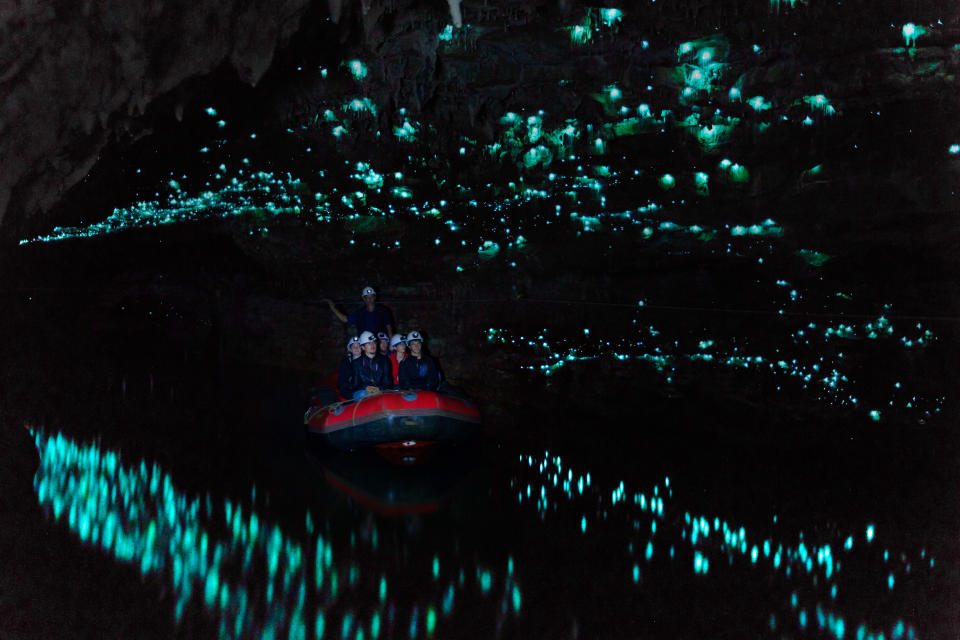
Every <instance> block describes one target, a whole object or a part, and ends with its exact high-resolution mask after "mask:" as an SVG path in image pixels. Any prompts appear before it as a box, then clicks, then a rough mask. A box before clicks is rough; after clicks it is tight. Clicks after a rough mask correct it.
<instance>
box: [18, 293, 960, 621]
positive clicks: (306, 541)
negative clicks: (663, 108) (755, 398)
mask: <svg viewBox="0 0 960 640" xmlns="http://www.w3.org/2000/svg"><path fill="white" fill-rule="evenodd" d="M31 302H37V303H38V304H42V305H48V304H49V303H50V298H48V297H44V296H38V297H37V299H36V300H33V301H31ZM11 308H15V309H17V311H18V313H19V316H17V317H19V318H20V319H21V320H24V321H26V320H30V319H31V318H33V319H35V317H34V316H33V315H32V314H34V313H36V312H35V311H31V310H30V307H29V305H27V302H26V301H21V302H19V303H17V304H13V305H12V307H11ZM59 313H64V314H66V315H69V312H67V311H60V312H57V311H54V310H53V307H47V306H45V307H44V311H43V313H41V314H39V315H40V316H42V317H47V318H56V317H60V316H59V315H58V314H59ZM64 317H66V316H64ZM8 324H15V323H8ZM64 326H66V325H64V324H62V323H60V322H59V321H55V320H50V321H49V325H46V326H45V325H42V324H41V325H39V326H37V325H33V327H34V330H32V331H29V332H22V333H21V334H20V337H21V341H20V342H19V343H17V344H13V343H8V345H7V346H6V347H5V356H4V357H5V362H7V363H8V365H9V366H8V367H6V368H5V380H4V391H5V393H4V397H3V409H2V415H0V417H2V421H3V438H4V456H5V462H4V465H3V478H2V486H3V498H2V502H0V505H2V508H3V512H2V513H3V520H4V525H3V528H2V533H0V543H2V549H3V557H4V558H5V559H6V560H5V564H6V567H5V569H4V577H3V578H2V582H0V589H2V590H0V597H2V600H0V602H2V607H3V611H4V616H3V622H2V623H0V624H2V626H0V637H3V638H7V637H13V638H17V637H62V635H63V633H65V630H70V633H71V634H73V635H77V636H80V637H152V636H156V637H171V636H176V637H216V636H219V637H258V638H260V637H277V638H279V637H282V638H301V637H324V638H351V639H357V638H381V637H383V638H431V637H433V638H490V637H511V638H526V637H556V638H633V637H636V638H639V637H664V638H674V637H835V638H857V637H873V638H879V637H884V638H912V637H918V638H919V637H953V635H954V634H955V632H956V629H958V628H960V627H958V610H957V607H956V604H955V603H956V595H957V594H958V591H957V586H958V570H957V569H958V564H957V563H958V557H957V551H956V535H957V531H958V524H960V514H958V512H957V507H956V501H955V500H954V499H953V496H954V495H955V492H956V488H957V486H958V477H957V472H956V465H955V460H956V448H955V446H954V439H953V438H952V437H948V436H947V434H946V431H945V429H944V428H942V427H938V426H932V427H929V428H928V429H927V430H923V429H922V428H920V427H918V426H916V425H910V426H908V427H898V426H896V425H885V426H884V428H883V429H882V430H878V431H875V432H873V433H872V434H871V435H869V436H868V435H867V433H865V432H864V431H857V430H850V431H849V432H844V433H843V435H833V436H830V437H824V435H823V431H822V430H821V429H819V426H820V425H816V424H810V425H809V430H808V432H809V434H810V436H809V438H807V439H804V438H803V437H802V436H801V437H793V438H790V439H786V440H782V441H781V440H778V439H777V438H774V437H771V436H769V435H767V436H765V437H759V436H758V435H757V434H756V433H754V431H752V430H756V429H762V428H763V425H757V424H753V425H750V426H749V428H748V427H743V428H742V429H741V430H739V431H738V430H737V428H736V425H735V424H731V423H730V418H729V417H723V416H719V415H717V414H715V413H713V412H712V411H710V410H709V409H706V408H703V407H699V406H696V405H694V406H691V403H690V402H689V399H688V398H676V399H668V400H663V401H661V402H660V403H659V404H651V405H649V406H648V407H646V408H644V407H642V406H641V407H633V408H631V409H630V410H629V411H623V412H621V414H622V418H621V420H620V422H619V423H617V424H611V423H609V422H608V421H603V420H600V419H596V420H594V421H590V420H589V419H584V418H583V416H582V414H580V413H577V412H572V413H571V412H569V411H568V410H567V409H568V408H565V407H563V406H557V407H555V408H554V409H552V410H550V409H542V408H540V409H536V410H533V409H531V410H529V413H528V414H526V415H521V416H518V418H517V420H516V425H519V426H514V425H510V428H506V426H505V425H504V424H498V423H496V422H491V423H489V424H488V425H487V430H488V437H487V438H485V440H484V442H483V443H482V444H480V445H478V446H476V447H471V448H470V449H469V450H463V449H461V450H456V451H446V452H445V451H440V452H436V453H435V455H433V456H432V457H430V458H429V459H427V460H425V461H424V462H423V463H422V464H419V465H414V466H402V465H395V464H391V463H390V462H388V461H386V460H384V459H381V458H378V457H377V456H375V455H344V454H336V455H334V454H331V453H330V452H327V451H324V450H323V449H322V448H318V447H314V446H310V445H309V444H306V443H304V442H303V439H302V437H301V435H300V431H299V420H300V416H301V414H302V410H303V407H304V404H303V402H304V399H305V397H306V393H307V390H308V388H309V383H310V380H311V374H299V373H290V372H283V371H277V370H270V369H266V368H263V367H253V366H246V367H240V366H237V365H233V364H225V363H229V360H227V359H224V358H222V357H217V356H216V354H215V353H213V354H212V353H211V352H210V351H209V349H208V347H209V345H204V344H202V341H199V342H198V344H199V346H198V345H197V344H188V343H189V340H187V341H183V340H180V339H174V338H171V337H170V336H169V335H166V338H165V339H164V340H161V339H160V336H161V334H160V333H154V331H155V327H153V328H152V327H151V325H149V324H145V323H144V324H137V325H135V326H132V327H130V332H129V335H128V336H127V337H123V336H120V337H118V336H114V337H113V338H110V339H102V340H100V341H89V340H88V341H85V340H83V339H82V336H81V335H74V334H72V333H71V332H69V331H65V330H64ZM85 332H87V329H83V330H82V331H81V332H79V333H80V334H83V333H85ZM198 340H199V339H198ZM184 345H186V346H184ZM205 349H206V350H205ZM25 354H29V356H27V355H25ZM588 364H589V363H587V364H586V365H585V366H587V365H588ZM517 391H518V393H533V392H534V390H533V389H530V388H524V387H523V386H522V385H521V386H520V387H518V389H517ZM626 401H627V400H626V399H623V402H624V403H626ZM798 401H799V400H798ZM771 428H773V426H772V425H771ZM802 432H803V430H801V433H802Z"/></svg>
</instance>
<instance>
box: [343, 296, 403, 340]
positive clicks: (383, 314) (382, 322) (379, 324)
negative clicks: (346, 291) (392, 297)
mask: <svg viewBox="0 0 960 640" xmlns="http://www.w3.org/2000/svg"><path fill="white" fill-rule="evenodd" d="M347 324H352V325H353V326H355V327H356V328H357V333H358V334H361V333H363V332H364V331H372V332H373V333H375V334H376V333H381V332H383V333H386V332H387V325H388V324H389V325H390V326H393V314H392V313H391V312H390V309H389V308H388V307H386V306H384V305H382V304H380V303H379V302H378V303H377V304H376V305H374V307H373V311H367V306H366V305H363V304H362V305H360V306H359V307H357V308H356V309H354V310H353V311H351V312H350V313H349V314H348V315H347Z"/></svg>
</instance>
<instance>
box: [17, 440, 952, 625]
mask: <svg viewBox="0 0 960 640" xmlns="http://www.w3.org/2000/svg"><path fill="white" fill-rule="evenodd" d="M33 436H34V440H35V443H36V446H37V450H38V451H39V453H40V460H41V462H40V468H39V470H38V471H37V474H36V477H35V479H34V487H35V490H36V492H37V497H38V500H39V502H40V504H41V505H42V507H43V508H44V509H46V510H47V511H48V513H50V514H52V516H53V517H54V518H55V519H57V520H62V521H65V522H66V523H67V524H68V525H69V527H70V529H71V530H72V531H73V532H74V533H75V534H76V535H78V536H79V537H80V538H81V539H82V540H83V541H84V542H86V543H88V544H91V545H94V546H97V547H99V548H100V549H102V550H103V551H105V552H106V553H108V554H109V555H110V556H112V557H113V558H115V559H116V560H118V561H121V562H125V563H133V564H135V565H136V566H139V569H140V571H141V573H142V574H144V575H147V574H159V575H161V576H163V577H164V578H166V579H169V580H170V581H171V582H172V585H173V588H174V591H175V594H176V604H175V611H174V615H175V617H176V619H177V620H178V621H180V620H182V618H183V617H184V616H185V615H189V614H190V613H191V612H193V613H194V614H197V615H207V616H211V617H213V618H214V619H215V620H216V622H217V624H218V625H219V635H220V636H221V637H267V638H269V637H288V638H306V637H317V638H321V637H330V638H332V637H339V638H355V639H361V638H368V637H369V638H379V637H381V636H383V637H401V636H403V637H409V638H419V637H427V638H430V637H452V636H456V637H492V636H500V635H503V634H506V635H508V636H522V635H524V634H521V633H519V632H518V629H526V628H531V629H537V628H547V627H548V624H547V622H546V621H548V620H550V619H552V618H554V617H560V614H563V613H566V612H567V611H566V610H567V609H568V608H572V609H574V610H575V609H577V607H581V606H585V605H584V604H583V602H582V601H579V602H578V599H579V597H580V596H579V595H578V594H571V593H566V592H564V590H562V589H554V588H552V584H553V583H554V582H561V583H562V582H563V581H564V580H568V579H569V578H567V577H565V576H564V574H565V573H566V574H570V575H574V574H576V573H577V572H578V571H587V572H588V575H593V574H594V573H595V574H596V579H597V584H596V585H592V586H591V589H592V592H591V593H592V597H593V598H600V599H603V600H610V601H611V602H612V603H615V604H616V603H620V604H618V605H617V606H614V607H613V611H612V612H610V611H607V612H606V613H605V619H604V620H603V629H606V630H602V629H594V630H588V629H581V628H580V627H579V626H578V623H577V622H576V619H575V620H574V625H573V627H572V629H570V630H569V631H568V632H564V633H565V634H568V635H569V636H570V637H578V636H580V634H581V633H585V635H587V637H593V635H595V634H596V633H601V635H604V636H610V637H614V636H616V635H617V634H614V633H610V631H611V630H613V629H616V628H620V626H621V625H623V626H626V625H630V624H631V620H632V619H633V617H634V616H636V614H637V610H642V609H643V607H644V606H649V604H648V603H649V598H650V596H651V594H652V593H657V594H659V593H660V592H665V593H668V594H672V593H674V591H675V590H676V589H677V586H676V585H677V584H678V583H679V584H680V585H682V588H681V590H680V593H685V594H687V595H688V596H689V597H693V596H691V595H690V593H691V590H692V591H693V592H698V590H706V591H709V592H711V593H712V595H710V596H709V597H710V598H711V599H712V601H717V600H718V599H719V602H720V603H721V605H722V606H732V605H731V604H730V603H735V602H737V601H738V599H740V600H741V604H742V599H743V598H748V599H749V600H748V602H747V604H746V605H745V607H746V608H747V609H749V610H750V612H751V615H752V616H753V617H754V618H755V617H756V614H758V612H759V614H761V615H762V618H763V620H764V623H763V625H762V628H760V629H753V632H754V633H763V634H769V635H771V636H779V635H781V634H788V635H790V634H795V633H801V634H802V633H808V632H809V633H811V634H820V635H822V634H827V635H829V636H830V637H834V638H838V639H843V638H858V639H864V638H893V639H900V638H907V639H912V638H914V637H915V636H916V635H917V633H916V630H915V624H914V622H915V620H911V616H916V615H917V614H916V612H915V611H913V610H912V609H913V607H911V606H910V599H911V597H914V596H911V595H910V594H915V593H916V592H917V591H923V589H924V588H925V587H927V586H929V585H931V584H935V583H936V580H937V578H938V576H937V572H939V571H942V568H941V567H940V566H939V565H938V564H937V563H936V562H935V559H934V557H932V555H931V554H928V553H927V551H926V549H923V548H921V549H919V550H916V549H911V550H904V551H894V550H892V549H889V548H885V547H884V545H883V542H882V538H883V536H882V531H879V530H878V527H876V526H875V525H874V524H872V523H864V524H863V527H862V528H860V529H859V530H857V531H843V530H841V529H840V528H839V527H835V526H834V527H829V526H828V527H823V526H819V525H818V526H814V527H813V528H812V530H800V531H796V530H795V529H793V528H789V527H786V526H783V525H781V524H780V523H778V519H777V516H776V515H772V516H771V517H770V518H769V519H768V525H767V526H766V527H753V529H755V530H750V529H748V527H746V526H744V525H741V524H740V523H738V522H734V521H730V520H729V519H727V518H724V517H722V516H720V515H717V514H709V513H696V512H695V511H691V510H685V509H684V507H683V506H682V505H681V504H678V502H679V501H678V500H677V499H675V498H674V491H675V489H677V487H676V483H675V482H674V483H671V479H670V478H669V477H666V478H664V479H663V480H662V482H660V483H657V484H654V485H653V486H650V487H642V488H641V487H639V486H637V487H632V486H628V483H627V482H625V481H620V482H618V483H615V484H613V485H611V486H600V484H601V483H600V482H598V480H597V478H596V477H594V476H593V475H592V474H591V473H589V472H577V471H575V470H573V469H571V468H569V467H568V466H566V465H565V464H564V461H563V459H562V458H561V456H558V455H554V454H551V453H549V452H544V453H543V454H542V455H536V456H534V455H522V456H518V457H515V458H514V463H513V464H512V466H511V468H510V469H509V473H507V474H504V475H503V476H502V478H501V480H502V481H499V480H494V481H493V483H492V484H493V486H492V487H491V488H490V491H489V494H488V495H489V497H490V505H491V506H490V507H489V509H488V510H489V513H487V512H486V511H484V507H482V506H481V505H471V506H470V508H471V510H472V511H474V512H479V516H478V517H479V519H481V520H491V521H494V523H495V526H496V527H499V528H501V529H506V530H501V531H493V532H492V533H491V534H490V536H491V537H490V539H489V542H490V543H491V544H492V546H493V548H494V553H495V554H499V555H497V557H495V559H494V560H492V561H490V562H484V561H483V560H481V559H480V557H479V556H478V555H477V554H476V553H473V556H472V558H471V557H470V555H471V554H470V553H469V551H468V548H469V546H470V543H469V542H465V543H463V544H461V543H462V542H463V540H462V539H463V538H465V537H466V536H467V532H466V531H465V530H461V531H457V532H455V534H454V535H452V536H451V535H450V532H449V531H443V532H441V536H440V538H439V539H433V538H431V537H430V535H427V534H426V533H425V531H419V532H418V531H411V530H410V528H409V527H408V530H407V531H405V532H404V534H403V535H400V536H397V535H391V534H390V533H388V531H387V530H388V529H389V522H390V520H389V519H387V520H384V519H380V520H377V519H376V518H373V517H367V518H362V517H360V518H350V517H346V518H344V517H340V518H339V519H336V518H337V516H336V513H335V511H332V510H331V511H328V512H326V513H324V515H316V514H315V513H312V512H311V510H310V509H307V508H305V514H304V516H303V522H304V527H303V529H298V530H297V531H291V530H290V529H291V527H289V526H288V525H282V524H279V523H275V522H271V521H270V520H269V519H268V518H267V517H266V516H263V515H262V511H261V509H260V508H259V507H258V500H257V497H256V489H255V488H254V489H253V490H252V491H251V496H250V499H249V501H247V503H246V504H238V503H235V502H233V501H230V500H223V501H214V500H213V499H212V498H211V496H210V495H209V494H207V495H206V496H205V497H204V498H202V499H201V498H200V497H190V496H188V495H186V494H185V493H183V492H182V491H180V490H178V489H177V487H176V483H175V481H174V479H173V478H171V476H170V474H169V473H166V472H165V471H164V470H163V469H162V468H160V467H159V466H158V465H156V464H148V463H147V462H145V461H140V462H139V463H137V464H128V463H125V461H124V460H123V459H122V457H121V455H120V454H119V453H118V452H115V451H111V450H109V449H105V448H102V447H101V446H99V445H97V444H82V443H78V442H76V441H74V440H71V439H70V438H68V437H66V436H64V435H62V434H56V435H53V436H49V435H47V434H46V433H44V432H42V431H34V432H33ZM336 462H337V464H339V465H340V468H341V471H342V469H343V468H344V467H343V465H344V464H345V463H344V460H343V459H340V458H338V459H337V460H336ZM517 462H519V464H517ZM384 464H386V463H384ZM361 466H362V465H361ZM362 468H363V469H366V470H367V473H366V474H364V473H359V474H355V476H354V477H353V479H352V480H351V481H350V484H351V486H353V488H354V491H355V492H360V491H365V492H367V493H368V494H369V495H373V496H375V495H376V492H375V491H373V490H372V489H371V486H370V484H369V483H367V484H366V485H365V484H364V481H363V477H364V476H365V475H367V476H370V477H374V480H373V484H374V485H375V486H381V485H384V483H387V482H388V479H389V477H390V474H389V472H385V471H383V469H384V468H387V467H381V468H380V470H379V471H378V470H376V469H375V468H374V467H373V466H368V467H362ZM331 469H332V467H331V468H327V467H326V466H325V470H326V471H330V470H331ZM371 469H373V471H371ZM395 470H396V471H397V472H407V471H409V469H403V468H396V469H395ZM426 475H429V474H426ZM440 475H441V476H443V477H442V478H441V480H438V481H436V482H427V485H428V489H427V490H426V491H427V494H428V495H426V497H422V499H419V500H420V502H422V501H423V500H426V501H428V502H429V501H431V500H434V499H435V498H436V497H437V496H440V495H446V493H447V492H448V491H447V490H448V489H449V487H450V486H451V484H452V483H455V482H457V481H458V479H459V476H457V474H452V475H449V474H448V475H447V476H444V475H443V474H442V473H441V474H440ZM407 484H408V485H409V486H408V487H407V489H406V490H407V491H411V490H413V489H412V488H414V489H415V488H416V487H417V486H419V485H418V484H417V482H416V481H412V484H411V483H410V482H408V483H407ZM384 486H385V485H384ZM411 487H412V488H411ZM341 489H342V487H341ZM421 490H422V489H421ZM261 502H262V500H261ZM413 502H414V504H415V505H419V504H420V502H417V501H413ZM357 504H362V505H364V506H369V505H367V504H366V502H365V501H364V500H357ZM509 505H513V506H509ZM389 506H390V507H391V508H394V507H396V506H397V505H396V504H395V503H390V505H389ZM498 506H499V507H500V508H501V510H506V511H508V512H509V513H507V514H505V515H504V514H500V517H501V518H506V520H501V521H497V520H496V517H497V516H496V515H494V513H493V512H494V511H495V510H496V509H497V507H498ZM381 515H382V514H381ZM390 515H396V513H395V512H394V513H391V514H390ZM415 517H421V516H415ZM434 517H439V516H434ZM335 519H336V520H335ZM434 522H436V521H434ZM497 522H501V523H502V522H506V523H508V526H506V527H504V526H503V525H502V524H496V523H497ZM422 524H423V523H421V525H422ZM345 526H346V527H347V528H346V529H345V528H344V527H345ZM429 526H430V523H429V522H428V523H427V525H426V526H425V529H428V528H429ZM415 528H416V527H414V529H415ZM521 532H522V534H521ZM487 535H488V534H487V533H486V532H483V533H482V534H481V537H485V536H487ZM537 536H543V538H544V539H551V540H552V541H553V543H555V544H559V545H560V548H562V549H564V552H565V553H567V554H568V555H567V556H566V557H565V558H564V559H563V561H562V562H560V563H557V558H556V557H555V556H550V557H549V559H548V560H546V561H545V560H544V559H543V558H542V557H539V558H538V557H537V556H536V553H533V554H531V552H530V550H529V549H524V548H520V547H519V546H518V545H520V544H521V543H522V541H523V540H524V539H528V538H530V537H537ZM398 538H399V541H398ZM498 538H499V539H500V540H507V542H506V545H499V543H497V542H495V540H496V539H498ZM408 545H412V546H414V547H420V549H419V550H418V552H413V553H411V552H410V548H409V546H408ZM424 547H426V549H424ZM398 549H399V550H400V551H399V552H398ZM424 551H425V552H424ZM545 555H550V554H545ZM398 558H399V561H398ZM417 558H419V559H420V560H417ZM545 563H546V564H547V565H549V566H544V564H545ZM521 566H522V567H523V569H524V570H523V572H522V573H523V575H524V576H525V577H524V578H521V577H520V573H521V571H520V567H521ZM584 567H586V569H584ZM534 583H537V584H536V587H535V589H534V590H535V591H537V590H539V593H538V595H537V597H536V598H537V599H536V607H531V606H530V605H529V603H528V600H527V597H526V596H525V594H524V592H523V590H522V589H521V585H522V584H528V585H529V586H533V585H534ZM540 583H543V584H540ZM751 583H752V584H751ZM544 585H547V586H548V588H547V589H546V590H545V591H544ZM544 594H546V595H544ZM698 597H699V596H698ZM693 599H694V600H696V598H693ZM645 603H647V604H646V605H645ZM877 603H880V604H882V608H878V607H877V606H876V605H877ZM670 606H671V607H674V608H676V609H678V610H681V611H682V610H683V609H684V608H685V607H686V606H687V603H684V602H683V601H682V600H676V601H671V603H670ZM458 611H459V614H460V615H459V616H458V615H457V612H458ZM202 612H205V613H202ZM696 615H698V616H700V617H702V618H710V617H711V616H716V615H717V614H716V612H715V611H711V610H709V609H698V610H697V611H696ZM587 622H589V621H587ZM608 625H612V626H608ZM585 626H586V625H585ZM511 629H512V631H511ZM651 630H652V631H659V632H660V633H659V635H663V632H664V630H663V629H662V628H660V629H658V628H656V627H654V628H653V629H651ZM638 631H639V630H638Z"/></svg>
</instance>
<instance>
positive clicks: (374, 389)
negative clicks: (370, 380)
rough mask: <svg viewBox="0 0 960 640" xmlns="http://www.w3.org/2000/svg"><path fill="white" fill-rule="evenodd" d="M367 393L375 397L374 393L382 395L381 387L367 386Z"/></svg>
mask: <svg viewBox="0 0 960 640" xmlns="http://www.w3.org/2000/svg"><path fill="white" fill-rule="evenodd" d="M367 393H368V394H369V395H373V394H374V393H380V387H375V386H373V385H372V384H371V385H367Z"/></svg>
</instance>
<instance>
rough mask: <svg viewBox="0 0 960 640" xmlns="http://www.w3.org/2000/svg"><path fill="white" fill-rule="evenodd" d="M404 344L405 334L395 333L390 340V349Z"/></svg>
mask: <svg viewBox="0 0 960 640" xmlns="http://www.w3.org/2000/svg"><path fill="white" fill-rule="evenodd" d="M401 342H403V334H401V333H395V334H393V337H392V338H390V348H391V349H393V348H394V347H395V346H397V345H398V344H400V343H401Z"/></svg>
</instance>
